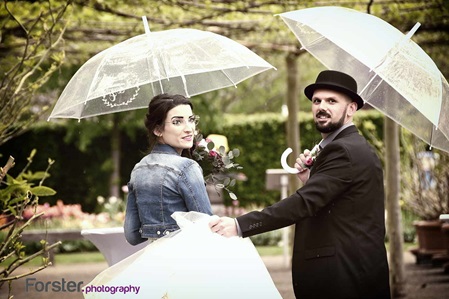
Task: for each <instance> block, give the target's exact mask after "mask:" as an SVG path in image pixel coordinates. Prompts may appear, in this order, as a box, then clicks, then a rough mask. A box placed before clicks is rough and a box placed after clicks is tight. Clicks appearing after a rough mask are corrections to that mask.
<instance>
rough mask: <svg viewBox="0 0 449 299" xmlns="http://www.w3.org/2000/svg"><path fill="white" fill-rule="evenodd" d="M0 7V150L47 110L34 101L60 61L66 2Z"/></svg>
mask: <svg viewBox="0 0 449 299" xmlns="http://www.w3.org/2000/svg"><path fill="white" fill-rule="evenodd" d="M19 2H20V6H19V4H18V3H19ZM42 2H44V3H42ZM1 5H2V9H1V10H0V28H2V32H1V43H2V51H1V53H0V57H2V56H4V57H2V63H1V64H0V107H2V108H1V109H0V144H2V143H4V142H6V141H7V140H9V139H11V138H12V137H14V136H16V135H19V134H20V133H22V132H23V131H24V130H26V129H27V128H28V127H29V126H30V125H31V124H33V123H34V122H35V121H36V120H37V119H38V118H39V116H40V115H42V113H43V112H45V111H46V110H47V109H48V108H49V105H48V103H39V102H38V100H37V99H36V98H35V95H36V94H37V92H38V91H39V89H40V88H41V87H42V86H43V85H44V84H45V83H46V82H47V81H48V80H49V78H50V77H51V75H52V74H53V73H54V72H55V71H56V70H57V69H58V68H59V67H60V66H61V64H62V62H63V60H64V51H63V49H62V48H60V45H61V43H62V35H63V33H64V30H65V24H64V22H62V19H63V16H64V15H65V13H66V10H67V7H68V5H69V2H66V1H57V3H55V1H38V2H36V3H30V2H27V1H6V0H5V1H2V4H1Z"/></svg>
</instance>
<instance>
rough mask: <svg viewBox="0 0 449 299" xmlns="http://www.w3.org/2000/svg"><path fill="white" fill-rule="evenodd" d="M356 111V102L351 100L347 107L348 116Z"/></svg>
mask: <svg viewBox="0 0 449 299" xmlns="http://www.w3.org/2000/svg"><path fill="white" fill-rule="evenodd" d="M356 111H357V102H355V101H354V102H351V103H350V104H349V109H348V112H347V114H348V116H353V115H354V113H355V112H356Z"/></svg>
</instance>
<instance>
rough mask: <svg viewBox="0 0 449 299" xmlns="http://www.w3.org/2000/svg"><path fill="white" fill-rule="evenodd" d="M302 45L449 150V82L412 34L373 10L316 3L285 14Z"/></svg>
mask: <svg viewBox="0 0 449 299" xmlns="http://www.w3.org/2000/svg"><path fill="white" fill-rule="evenodd" d="M280 17H281V18H282V19H283V20H284V22H285V23H286V24H287V26H288V27H289V28H290V29H291V30H292V31H293V33H294V34H295V35H296V37H297V38H298V40H299V41H300V43H301V45H302V47H303V48H304V49H306V50H307V51H308V52H309V53H311V54H312V55H313V56H314V57H315V58H317V59H318V60H319V61H320V62H321V63H322V64H324V65H325V66H326V67H327V68H329V69H332V70H338V71H342V72H345V73H347V74H349V75H351V76H352V77H354V78H355V79H356V81H357V85H358V89H359V90H358V94H359V95H360V96H361V97H362V98H363V99H364V101H365V102H367V103H369V104H370V105H371V106H373V107H375V108H376V109H378V110H380V111H381V112H383V113H384V114H385V115H387V116H388V117H389V118H391V119H393V120H394V121H395V122H397V123H398V124H400V125H402V126H403V127H405V128H406V129H408V130H409V131H411V132H412V133H414V134H415V135H417V136H418V137H419V138H420V139H422V140H423V141H425V142H427V143H428V144H430V145H431V146H433V147H435V148H439V149H441V150H444V151H447V152H449V141H448V139H449V103H448V100H449V99H448V96H449V85H448V82H447V80H446V79H445V78H444V76H443V75H442V74H441V72H440V71H439V69H438V67H437V66H436V65H435V63H434V62H433V60H432V59H431V58H430V57H429V56H428V55H427V54H426V53H425V52H424V51H423V50H422V49H421V48H420V47H419V46H418V45H417V44H416V43H415V42H413V41H412V40H410V37H411V36H412V34H413V33H414V31H415V30H416V29H417V28H418V27H419V23H418V24H417V25H416V26H415V27H414V28H413V29H412V30H411V31H410V32H409V34H408V35H404V34H403V33H401V32H400V31H399V30H398V29H396V28H395V27H393V26H392V25H390V24H389V23H387V22H385V21H383V20H382V19H380V18H378V17H375V16H373V15H370V14H366V13H362V12H358V11H356V10H352V9H348V8H343V7H315V8H307V9H301V10H297V11H291V12H287V13H282V14H280Z"/></svg>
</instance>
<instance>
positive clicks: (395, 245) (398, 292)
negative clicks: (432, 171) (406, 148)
mask: <svg viewBox="0 0 449 299" xmlns="http://www.w3.org/2000/svg"><path fill="white" fill-rule="evenodd" d="M384 123H385V125H384V137H385V177H386V183H387V186H386V208H387V232H388V240H389V264H390V286H391V294H392V297H401V296H403V295H404V294H405V289H404V285H405V275H404V259H403V254H404V253H403V235H402V216H401V207H400V206H399V188H400V157H399V126H398V125H397V124H396V123H395V122H394V121H392V120H391V119H389V118H388V117H385V121H384Z"/></svg>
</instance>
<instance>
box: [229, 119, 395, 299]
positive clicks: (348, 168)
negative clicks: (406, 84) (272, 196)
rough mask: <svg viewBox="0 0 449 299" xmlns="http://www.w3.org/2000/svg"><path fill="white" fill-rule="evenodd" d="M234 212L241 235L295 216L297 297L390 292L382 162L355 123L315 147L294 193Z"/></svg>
mask: <svg viewBox="0 0 449 299" xmlns="http://www.w3.org/2000/svg"><path fill="white" fill-rule="evenodd" d="M237 220H238V223H239V225H240V229H241V231H242V235H243V237H248V236H252V235H255V234H260V233H263V232H266V231H271V230H275V229H278V228H281V227H285V226H288V225H291V224H296V229H295V239H294V247H293V256H292V276H293V289H294V291H295V295H296V297H297V298H301V299H303V298H313V299H316V298H332V299H337V298H345V299H349V298H363V299H367V298H376V299H378V298H390V288H389V273H388V263H387V256H386V249H385V245H384V238H385V220H384V187H383V171H382V166H381V163H380V161H379V158H378V157H377V155H376V153H375V152H374V150H373V148H372V147H371V146H370V145H369V144H368V143H367V142H366V140H365V139H364V138H363V137H362V136H361V135H360V134H359V133H358V131H357V128H356V127H355V126H350V127H348V128H346V129H344V130H343V131H342V132H340V133H339V134H338V135H337V137H336V138H335V139H334V140H333V141H332V142H331V143H329V144H328V145H327V146H326V147H325V148H324V149H323V150H322V151H321V153H320V154H319V155H318V157H317V158H316V161H315V164H314V166H313V167H312V169H311V173H310V178H309V180H308V181H307V183H306V184H305V185H304V186H303V187H302V188H300V189H299V190H297V191H296V193H294V194H292V195H291V196H289V197H287V198H285V199H283V200H281V201H280V202H278V203H276V204H274V205H272V206H270V207H267V208H265V209H263V210H262V211H260V212H259V211H254V212H250V213H248V214H245V215H243V216H240V217H238V218H237Z"/></svg>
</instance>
